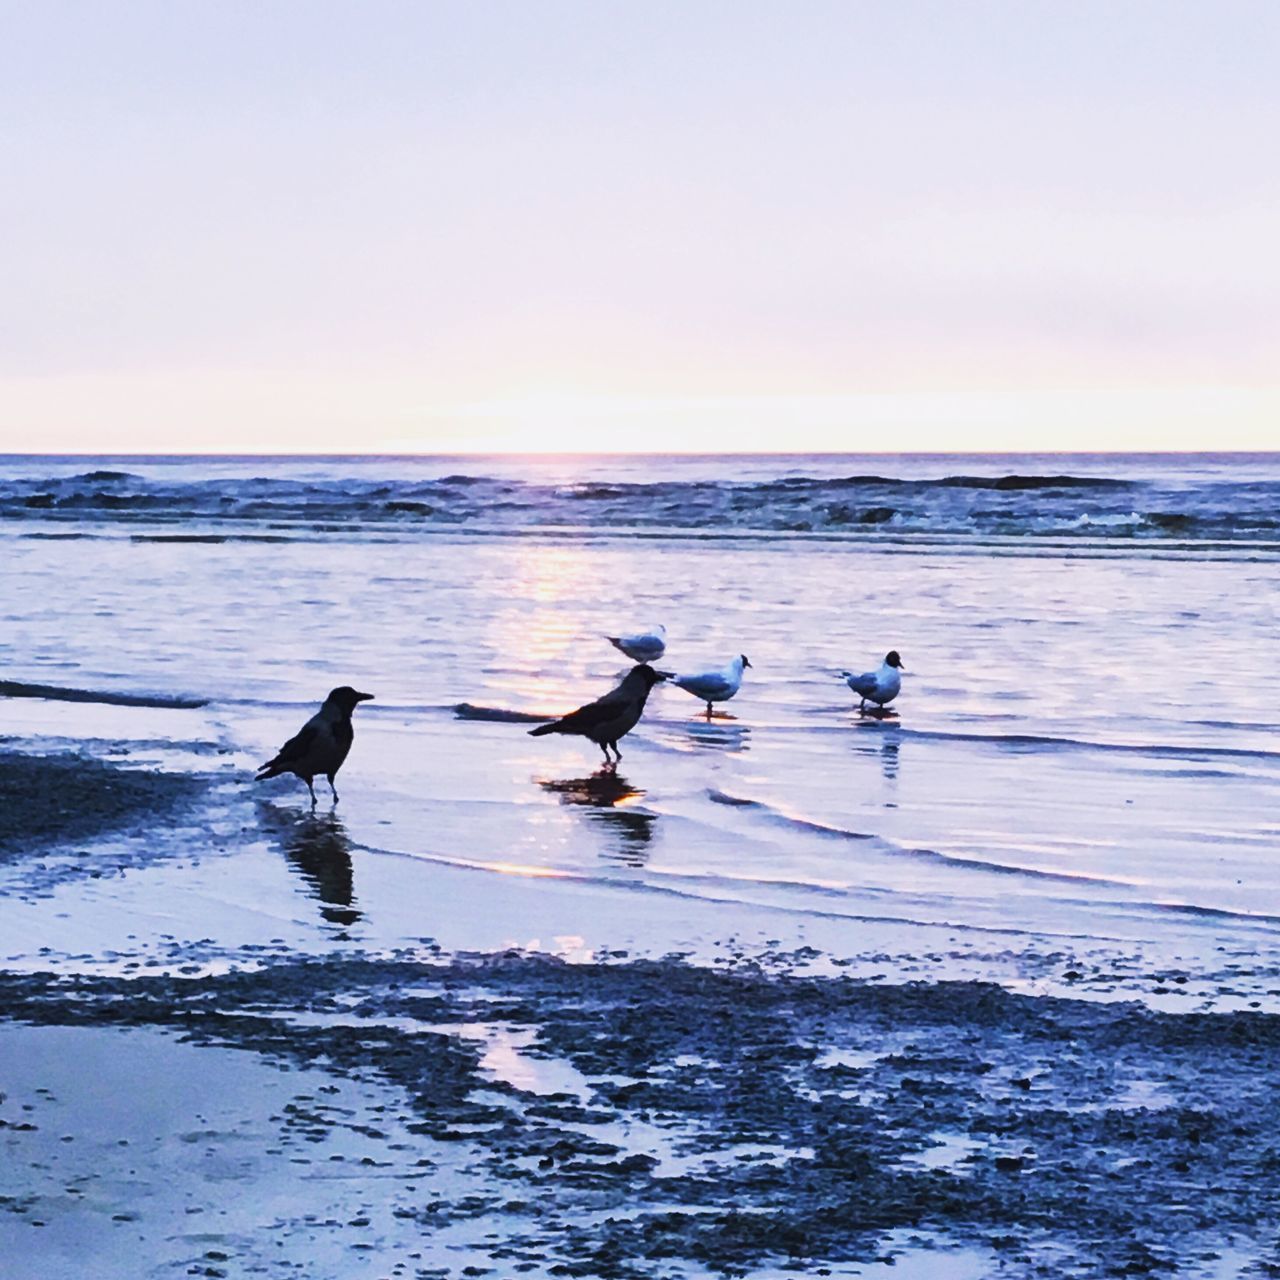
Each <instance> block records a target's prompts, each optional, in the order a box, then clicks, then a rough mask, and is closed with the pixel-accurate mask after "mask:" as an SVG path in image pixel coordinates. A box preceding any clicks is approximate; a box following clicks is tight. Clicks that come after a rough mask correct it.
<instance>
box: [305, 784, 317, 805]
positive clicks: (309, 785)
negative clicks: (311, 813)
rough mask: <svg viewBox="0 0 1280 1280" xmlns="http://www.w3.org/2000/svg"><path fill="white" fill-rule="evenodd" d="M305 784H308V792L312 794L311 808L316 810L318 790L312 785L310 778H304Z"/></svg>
mask: <svg viewBox="0 0 1280 1280" xmlns="http://www.w3.org/2000/svg"><path fill="white" fill-rule="evenodd" d="M303 782H305V783H306V784H307V790H308V791H309V792H310V793H311V807H312V808H313V809H314V808H315V807H316V789H315V787H313V786H312V785H311V779H310V778H303Z"/></svg>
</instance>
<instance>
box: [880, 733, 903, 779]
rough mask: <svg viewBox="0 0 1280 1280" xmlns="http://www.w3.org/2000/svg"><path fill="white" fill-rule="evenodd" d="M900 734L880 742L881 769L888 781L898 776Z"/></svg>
mask: <svg viewBox="0 0 1280 1280" xmlns="http://www.w3.org/2000/svg"><path fill="white" fill-rule="evenodd" d="M898 747H899V743H898V735H897V734H896V733H895V734H893V735H892V736H890V737H886V738H885V740H884V741H883V742H882V743H881V744H880V770H881V772H882V773H883V774H884V780H885V781H886V782H894V781H896V780H897V777H898Z"/></svg>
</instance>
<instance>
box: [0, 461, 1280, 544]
mask: <svg viewBox="0 0 1280 1280" xmlns="http://www.w3.org/2000/svg"><path fill="white" fill-rule="evenodd" d="M261 467H262V470H261V472H260V473H259V474H253V475H249V474H243V469H242V471H240V472H236V473H235V474H231V475H226V474H224V475H220V476H214V477H204V478H201V477H199V475H198V473H195V474H194V475H193V474H192V471H189V470H184V471H178V472H177V473H176V474H175V473H173V471H172V470H167V469H165V468H156V469H155V471H154V473H153V474H149V475H146V476H144V475H139V474H135V473H133V472H130V471H123V470H113V469H97V470H88V471H81V472H78V473H76V474H72V475H27V476H15V475H9V476H0V520H8V521H24V520H25V521H39V522H41V524H42V526H43V527H47V526H48V523H49V522H51V521H75V522H78V523H82V524H83V523H86V522H99V523H106V524H115V525H124V526H126V527H127V526H129V525H131V524H132V525H136V524H138V523H145V524H149V525H154V524H156V523H162V524H175V523H182V524H192V523H195V524H201V525H214V526H218V527H219V532H221V531H222V529H224V528H226V527H228V526H235V527H241V528H242V527H244V526H251V527H258V528H267V529H270V530H272V531H273V532H274V533H276V534H277V535H278V536H288V532H289V531H290V530H299V529H302V530H310V531H311V532H313V533H314V532H319V531H337V532H347V531H360V530H375V531H384V532H390V533H392V534H396V535H404V534H406V533H408V534H413V533H416V532H420V531H431V530H440V529H444V530H449V529H458V528H467V527H474V528H477V529H486V530H489V529H493V530H513V529H544V530H552V529H618V530H621V529H635V530H641V531H643V530H653V531H662V532H671V531H690V530H698V531H709V532H715V531H744V532H766V533H769V532H778V533H840V534H843V535H845V536H851V535H852V536H861V535H864V534H865V535H874V536H876V537H877V538H883V537H885V536H898V537H914V536H921V535H941V536H946V537H948V538H949V539H964V538H1008V537H1020V536H1033V537H1053V538H1066V539H1072V538H1075V539H1091V540H1096V539H1098V538H1103V539H1107V540H1128V541H1146V542H1153V543H1157V544H1158V543H1161V542H1164V543H1169V542H1178V543H1185V542H1191V543H1196V542H1207V541H1215V542H1227V543H1240V542H1245V543H1249V542H1253V543H1258V542H1268V541H1280V480H1261V481H1259V480H1255V479H1248V480H1246V479H1243V478H1240V479H1228V480H1223V479H1220V478H1215V479H1200V480H1198V481H1194V482H1192V481H1188V480H1187V479H1186V477H1185V476H1179V475H1177V474H1172V473H1171V474H1169V475H1165V476H1163V477H1162V476H1161V475H1160V474H1159V473H1156V474H1154V475H1153V477H1152V478H1150V479H1134V478H1131V477H1119V476H1106V475H1102V476H1090V475H1078V474H1072V473H1051V472H1044V473H1041V472H1036V471H1027V472H1009V473H1006V474H996V475H988V476H984V475H974V474H969V473H967V472H965V473H957V474H942V475H938V476H935V477H924V478H922V477H919V476H894V475H881V474H850V475H844V476H839V475H837V476H826V477H824V476H816V475H808V476H806V475H782V476H774V477H771V478H764V479H760V478H757V479H750V480H746V479H733V480H726V479H715V480H712V479H706V478H696V479H670V478H666V479H645V478H637V479H628V480H614V479H610V480H608V481H602V480H591V481H584V482H576V483H551V482H549V481H548V480H547V479H546V478H545V476H542V475H541V474H540V473H538V472H537V471H536V469H531V470H530V473H529V476H526V477H523V478H513V477H512V476H510V475H496V474H495V475H486V474H479V473H477V474H462V473H456V472H455V473H449V474H445V475H442V476H439V477H437V478H424V477H423V476H422V474H421V472H417V473H411V474H410V476H409V477H408V478H405V477H404V476H403V475H401V476H399V477H397V476H396V475H394V474H377V475H372V476H371V475H370V471H369V467H368V466H364V467H359V468H357V467H355V466H354V465H352V466H351V467H350V468H349V469H348V471H346V472H342V471H341V470H340V469H337V468H334V467H331V468H330V469H329V471H328V472H325V471H323V469H321V470H320V471H317V469H316V468H315V467H314V466H312V467H311V468H310V469H309V470H308V469H307V467H305V466H304V465H303V464H302V463H297V464H290V463H286V462H276V463H262V464H261ZM635 469H636V471H637V472H638V473H639V475H640V476H641V477H643V469H642V468H641V467H640V465H639V464H636V468H635ZM1242 475H1243V473H1242Z"/></svg>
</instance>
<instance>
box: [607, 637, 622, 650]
mask: <svg viewBox="0 0 1280 1280" xmlns="http://www.w3.org/2000/svg"><path fill="white" fill-rule="evenodd" d="M605 639H606V640H607V641H608V642H609V643H610V644H611V645H613V647H614V648H615V649H617V650H619V651H621V649H622V637H621V636H605Z"/></svg>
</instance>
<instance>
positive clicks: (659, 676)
mask: <svg viewBox="0 0 1280 1280" xmlns="http://www.w3.org/2000/svg"><path fill="white" fill-rule="evenodd" d="M673 675H675V672H674V671H659V670H657V668H654V672H653V678H654V680H655V681H656V682H658V683H661V682H662V681H663V680H670V679H671V677H672V676H673Z"/></svg>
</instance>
